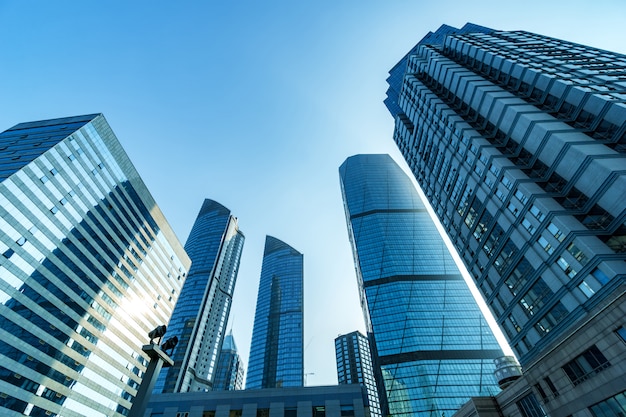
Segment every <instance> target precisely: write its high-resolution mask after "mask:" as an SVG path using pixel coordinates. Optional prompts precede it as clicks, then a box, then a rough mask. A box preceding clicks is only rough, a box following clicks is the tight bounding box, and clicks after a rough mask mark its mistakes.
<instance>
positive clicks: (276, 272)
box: [246, 236, 304, 389]
mask: <svg viewBox="0 0 626 417" xmlns="http://www.w3.org/2000/svg"><path fill="white" fill-rule="evenodd" d="M303 268H304V264H303V256H302V254H301V253H300V252H298V251H297V250H295V249H294V248H292V247H291V246H289V245H287V244H286V243H285V242H282V241H280V240H278V239H276V238H275V237H272V236H267V237H266V238H265V250H264V252H263V266H262V267H261V280H260V282H259V293H258V296H257V302H256V312H255V315H254V327H253V330H252V341H251V344H250V358H249V361H250V363H249V365H248V376H247V379H246V389H252V388H279V387H301V386H303V378H304V344H303V340H304V329H303V319H304V317H303V293H302V290H303V283H304V269H303Z"/></svg>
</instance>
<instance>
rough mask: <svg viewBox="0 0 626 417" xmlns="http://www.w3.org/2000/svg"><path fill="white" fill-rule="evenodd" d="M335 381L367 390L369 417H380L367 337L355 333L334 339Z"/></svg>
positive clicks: (357, 332)
mask: <svg viewBox="0 0 626 417" xmlns="http://www.w3.org/2000/svg"><path fill="white" fill-rule="evenodd" d="M335 358H336V360H337V381H338V382H339V384H340V385H341V384H361V385H363V386H364V387H365V388H366V390H367V398H368V401H369V404H370V415H371V416H372V417H381V416H382V413H381V411H380V402H379V400H378V387H377V386H376V378H375V377H374V366H373V365H372V354H371V352H370V343H369V341H368V340H367V337H366V336H364V335H363V334H362V333H361V332H359V331H356V332H352V333H348V334H343V335H341V336H339V337H337V338H336V339H335Z"/></svg>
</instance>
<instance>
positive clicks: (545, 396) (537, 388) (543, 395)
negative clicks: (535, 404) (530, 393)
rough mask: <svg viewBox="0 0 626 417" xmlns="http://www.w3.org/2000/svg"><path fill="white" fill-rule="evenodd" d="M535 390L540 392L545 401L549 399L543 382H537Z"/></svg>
mask: <svg viewBox="0 0 626 417" xmlns="http://www.w3.org/2000/svg"><path fill="white" fill-rule="evenodd" d="M535 390H536V391H537V392H538V393H539V396H540V397H541V399H542V400H543V401H544V402H545V401H547V400H548V395H547V394H546V392H545V391H544V390H543V387H542V386H541V384H535Z"/></svg>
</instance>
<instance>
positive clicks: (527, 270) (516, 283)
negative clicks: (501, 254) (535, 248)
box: [506, 258, 535, 296]
mask: <svg viewBox="0 0 626 417" xmlns="http://www.w3.org/2000/svg"><path fill="white" fill-rule="evenodd" d="M534 273H535V269H534V268H533V267H532V265H531V264H530V262H528V261H527V260H526V258H522V259H521V260H520V261H519V263H518V264H517V266H516V267H515V269H514V270H513V272H511V275H509V277H508V278H507V279H506V286H507V287H509V290H511V293H512V294H513V295H514V296H515V295H517V293H518V292H519V290H520V289H521V288H522V287H523V286H524V285H526V282H528V278H529V277H530V276H531V275H532V274H534Z"/></svg>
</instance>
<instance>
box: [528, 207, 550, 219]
mask: <svg viewBox="0 0 626 417" xmlns="http://www.w3.org/2000/svg"><path fill="white" fill-rule="evenodd" d="M530 214H532V215H533V216H535V218H536V219H537V220H539V221H540V222H541V221H543V219H545V218H546V215H545V214H543V213H542V212H541V210H539V208H537V206H535V205H534V204H533V205H532V206H531V207H530Z"/></svg>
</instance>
